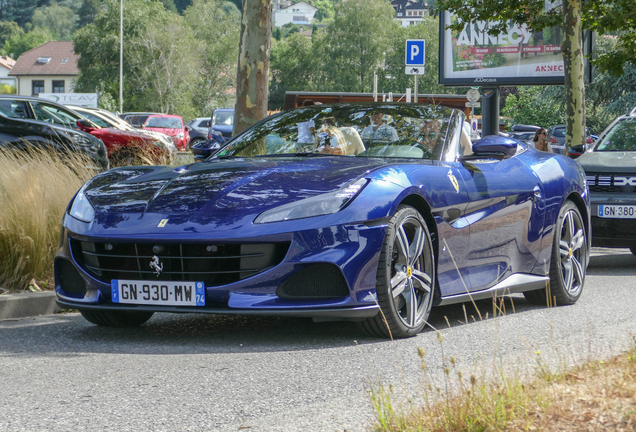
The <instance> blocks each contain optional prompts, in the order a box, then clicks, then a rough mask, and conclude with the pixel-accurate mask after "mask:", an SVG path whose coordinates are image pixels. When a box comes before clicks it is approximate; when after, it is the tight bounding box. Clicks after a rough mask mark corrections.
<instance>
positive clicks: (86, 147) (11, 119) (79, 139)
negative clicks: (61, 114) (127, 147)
mask: <svg viewBox="0 0 636 432" xmlns="http://www.w3.org/2000/svg"><path fill="white" fill-rule="evenodd" d="M5 105H6V103H5V101H2V100H0V149H14V150H28V149H29V148H31V147H36V148H41V149H48V150H52V151H55V152H57V153H59V154H61V155H71V154H81V155H82V156H85V157H87V158H88V159H89V160H90V161H92V163H93V166H94V168H95V169H97V170H102V169H108V168H109V162H108V157H107V155H106V146H104V143H103V142H101V141H100V140H99V139H97V138H95V137H93V136H91V135H89V134H87V133H84V132H81V131H78V130H74V129H70V128H66V127H63V126H58V125H54V124H50V123H45V122H42V121H38V120H31V119H26V118H22V117H20V116H19V115H18V114H16V113H14V112H12V111H10V110H8V109H6V108H5Z"/></svg>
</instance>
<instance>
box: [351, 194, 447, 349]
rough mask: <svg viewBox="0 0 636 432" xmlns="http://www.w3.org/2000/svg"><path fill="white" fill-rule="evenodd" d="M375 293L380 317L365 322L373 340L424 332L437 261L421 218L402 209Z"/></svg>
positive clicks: (391, 223)
mask: <svg viewBox="0 0 636 432" xmlns="http://www.w3.org/2000/svg"><path fill="white" fill-rule="evenodd" d="M376 281H377V282H376V292H377V296H378V304H379V305H380V311H381V312H380V313H378V314H377V315H376V316H374V317H372V318H368V319H366V320H365V321H363V322H362V326H363V327H364V329H365V330H366V331H367V332H368V333H369V334H371V335H372V336H378V337H389V338H392V339H393V338H405V337H411V336H415V335H416V334H418V333H419V332H421V331H422V330H423V329H424V326H425V325H426V320H427V319H428V316H429V313H430V311H431V306H432V303H433V293H434V290H435V259H434V252H433V244H432V241H431V235H430V232H429V230H428V227H427V226H426V222H425V221H424V218H422V215H421V214H420V213H419V212H418V211H417V210H415V209H414V208H413V207H410V206H400V207H398V210H397V212H396V213H395V215H394V216H393V217H392V218H391V220H390V221H389V226H388V228H387V233H386V236H385V238H384V243H383V245H382V252H381V254H380V262H379V264H378V273H377V276H376Z"/></svg>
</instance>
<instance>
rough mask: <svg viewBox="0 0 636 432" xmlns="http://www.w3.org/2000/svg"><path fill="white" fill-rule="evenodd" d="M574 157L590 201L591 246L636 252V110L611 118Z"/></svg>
mask: <svg viewBox="0 0 636 432" xmlns="http://www.w3.org/2000/svg"><path fill="white" fill-rule="evenodd" d="M577 161H578V162H579V164H581V166H582V167H583V169H584V170H585V174H586V178H587V184H588V187H589V190H590V200H591V204H592V246H601V247H615V248H630V249H631V251H632V253H633V254H634V255H636V112H632V114H631V115H627V116H622V117H619V118H617V119H616V120H614V122H612V124H610V125H609V126H608V127H607V128H606V129H605V130H604V131H603V133H602V134H601V136H600V137H599V138H598V140H597V141H596V144H595V145H594V148H593V149H592V150H591V151H588V152H586V153H584V154H582V155H581V156H580V157H579V158H578V159H577Z"/></svg>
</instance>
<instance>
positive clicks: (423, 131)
mask: <svg viewBox="0 0 636 432" xmlns="http://www.w3.org/2000/svg"><path fill="white" fill-rule="evenodd" d="M441 130H442V122H441V121H439V120H437V119H433V120H429V121H427V122H426V123H424V124H423V125H422V127H421V128H420V135H419V137H418V139H417V142H418V143H419V144H422V145H424V146H425V147H426V148H427V149H429V150H430V151H433V149H434V148H435V146H436V145H437V142H438V141H439V137H440V131H441Z"/></svg>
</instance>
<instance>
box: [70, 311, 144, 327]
mask: <svg viewBox="0 0 636 432" xmlns="http://www.w3.org/2000/svg"><path fill="white" fill-rule="evenodd" d="M80 313H81V314H82V316H83V317H84V319H86V321H88V322H91V323H93V324H97V325H98V326H103V327H139V326H140V325H142V324H143V323H145V322H146V321H148V320H149V319H150V318H151V317H152V315H153V313H154V312H146V311H140V312H133V311H97V310H90V311H89V310H83V311H80Z"/></svg>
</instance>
